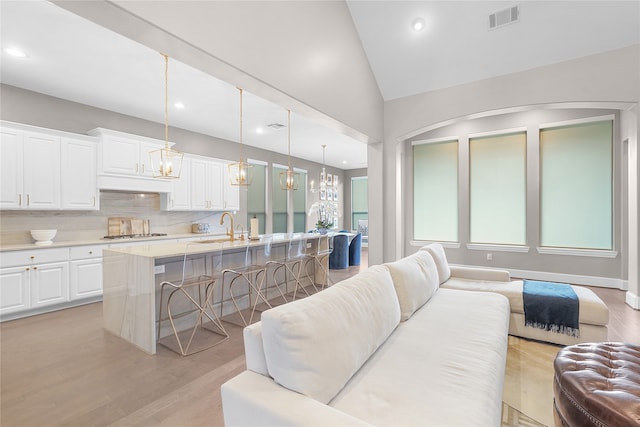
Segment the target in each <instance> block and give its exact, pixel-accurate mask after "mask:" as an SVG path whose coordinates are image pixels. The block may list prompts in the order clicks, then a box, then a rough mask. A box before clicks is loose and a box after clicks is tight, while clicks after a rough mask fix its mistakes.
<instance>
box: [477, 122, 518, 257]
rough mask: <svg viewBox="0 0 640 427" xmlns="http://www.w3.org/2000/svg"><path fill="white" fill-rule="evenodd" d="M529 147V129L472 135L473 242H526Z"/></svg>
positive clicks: (514, 243)
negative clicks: (481, 135)
mask: <svg viewBox="0 0 640 427" xmlns="http://www.w3.org/2000/svg"><path fill="white" fill-rule="evenodd" d="M526 150H527V134H526V132H518V133H511V134H503V135H493V136H487V137H480V138H470V139H469V181H470V182H469V186H470V190H469V191H470V201H469V208H470V241H471V242H472V243H489V244H507V245H508V244H511V245H523V244H525V243H526V205H527V203H526Z"/></svg>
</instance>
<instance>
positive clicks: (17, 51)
mask: <svg viewBox="0 0 640 427" xmlns="http://www.w3.org/2000/svg"><path fill="white" fill-rule="evenodd" d="M4 51H5V52H7V53H8V54H9V55H11V56H15V57H16V58H26V56H27V54H26V53H24V52H23V51H21V50H20V49H16V48H15V47H7V48H5V49H4Z"/></svg>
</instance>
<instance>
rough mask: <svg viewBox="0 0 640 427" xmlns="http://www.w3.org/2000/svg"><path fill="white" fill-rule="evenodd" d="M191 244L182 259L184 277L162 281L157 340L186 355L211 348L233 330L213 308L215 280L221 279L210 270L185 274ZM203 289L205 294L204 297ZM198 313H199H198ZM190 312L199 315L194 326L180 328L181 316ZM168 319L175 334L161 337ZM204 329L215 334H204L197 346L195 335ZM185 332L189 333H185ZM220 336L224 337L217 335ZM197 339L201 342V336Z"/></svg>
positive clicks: (227, 337) (190, 314)
mask: <svg viewBox="0 0 640 427" xmlns="http://www.w3.org/2000/svg"><path fill="white" fill-rule="evenodd" d="M189 247H190V244H187V245H186V247H185V253H184V258H183V260H182V277H181V279H180V281H178V282H175V283H174V282H171V281H166V280H165V281H163V282H161V283H160V308H159V310H158V321H157V328H156V329H157V336H156V341H157V342H158V344H161V345H163V346H165V347H167V348H169V349H170V350H172V351H175V352H176V353H179V354H180V355H182V356H189V355H191V354H194V353H197V352H200V351H203V350H206V349H209V348H211V347H213V346H216V345H218V344H220V343H222V342H224V341H226V340H227V339H229V334H228V333H227V331H226V330H225V328H224V326H223V325H222V322H221V321H220V319H219V318H218V316H217V315H216V313H215V311H214V310H213V298H212V297H213V291H214V288H215V284H216V283H217V278H216V277H214V276H213V275H208V274H202V275H197V276H192V277H185V275H186V266H187V256H188V253H189ZM205 264H206V262H205ZM189 290H192V292H193V291H195V292H197V300H196V298H194V295H192V293H190V292H189ZM165 291H166V292H168V297H167V300H166V311H167V315H166V317H163V306H165V303H164V294H165ZM203 293H204V298H202V296H203ZM178 295H182V296H183V297H184V298H182V299H174V297H176V296H178ZM180 305H182V306H183V309H182V311H180V312H178V313H177V314H176V313H174V310H176V309H179V308H180ZM185 305H186V306H187V307H186V308H185V307H184V306H185ZM174 306H176V307H174ZM196 313H197V315H195V314H196ZM187 316H190V317H191V318H193V317H194V316H195V320H194V321H192V323H193V326H189V327H188V328H187V329H185V330H182V331H178V328H177V327H176V322H177V321H178V319H180V318H185V317H187ZM167 320H168V321H169V323H170V324H171V329H172V330H173V334H172V335H169V336H167V337H162V338H161V337H160V335H161V334H160V332H161V326H162V322H164V321H167ZM207 320H208V321H207ZM188 321H189V319H185V321H184V322H183V323H186V322H188ZM200 330H202V331H208V332H210V333H211V334H207V335H211V337H206V338H204V344H200V345H197V344H196V347H195V349H194V348H193V347H192V344H194V338H195V337H196V334H197V333H198V331H200ZM188 331H190V334H188ZM181 335H188V336H183V337H181ZM201 335H202V334H201ZM216 336H219V337H222V338H217V337H216ZM173 338H175V343H177V345H178V348H177V349H176V347H175V343H174V340H173ZM185 340H186V342H185ZM197 341H198V342H199V340H197Z"/></svg>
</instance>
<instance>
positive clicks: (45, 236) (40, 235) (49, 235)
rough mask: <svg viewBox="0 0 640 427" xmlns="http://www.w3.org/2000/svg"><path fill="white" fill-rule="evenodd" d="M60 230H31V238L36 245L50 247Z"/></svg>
mask: <svg viewBox="0 0 640 427" xmlns="http://www.w3.org/2000/svg"><path fill="white" fill-rule="evenodd" d="M57 232H58V230H31V237H33V238H34V239H35V241H36V245H38V246H43V245H50V244H51V243H52V242H51V241H52V240H53V238H54V237H55V236H56V233H57Z"/></svg>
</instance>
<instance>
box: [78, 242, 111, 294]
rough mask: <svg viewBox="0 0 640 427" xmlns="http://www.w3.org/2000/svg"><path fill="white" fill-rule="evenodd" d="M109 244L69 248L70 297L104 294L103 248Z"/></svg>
mask: <svg viewBox="0 0 640 427" xmlns="http://www.w3.org/2000/svg"><path fill="white" fill-rule="evenodd" d="M107 247H108V245H94V246H75V247H72V248H70V249H69V268H70V271H69V299H70V300H71V301H73V300H76V299H81V298H88V297H93V296H99V295H102V249H106V248H107Z"/></svg>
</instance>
